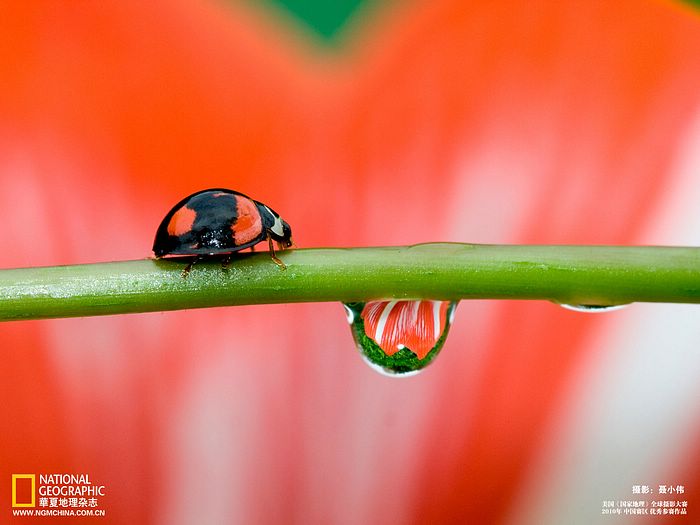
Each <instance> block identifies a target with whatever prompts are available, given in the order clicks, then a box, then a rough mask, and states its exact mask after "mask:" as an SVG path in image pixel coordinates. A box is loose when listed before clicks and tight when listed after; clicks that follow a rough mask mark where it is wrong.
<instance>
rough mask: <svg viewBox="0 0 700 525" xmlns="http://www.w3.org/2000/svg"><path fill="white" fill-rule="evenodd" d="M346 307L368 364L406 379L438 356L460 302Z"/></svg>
mask: <svg viewBox="0 0 700 525" xmlns="http://www.w3.org/2000/svg"><path fill="white" fill-rule="evenodd" d="M343 306H344V307H345V311H346V313H347V318H348V322H349V323H350V328H351V331H352V334H353V337H354V339H355V343H356V345H357V348H358V349H359V351H360V353H361V355H362V356H363V357H364V359H365V361H367V363H368V364H369V365H370V366H371V367H372V368H374V369H375V370H378V371H380V372H381V373H383V374H385V375H391V376H401V377H407V376H409V375H415V374H417V373H418V372H419V371H420V370H422V369H423V368H425V367H426V366H427V365H428V364H429V363H431V362H432V360H433V359H434V358H435V356H436V355H437V354H438V352H439V351H440V349H441V348H442V346H443V345H444V343H445V339H446V337H447V333H448V332H449V329H450V326H451V325H452V321H453V320H454V311H455V308H456V306H457V303H456V302H449V301H396V300H394V301H371V302H368V303H347V304H344V305H343Z"/></svg>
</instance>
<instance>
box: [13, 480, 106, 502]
mask: <svg viewBox="0 0 700 525" xmlns="http://www.w3.org/2000/svg"><path fill="white" fill-rule="evenodd" d="M105 495H106V489H105V486H104V485H100V484H99V483H93V482H92V480H90V476H89V475H88V474H12V507H13V508H26V507H38V508H43V509H85V508H93V509H94V508H97V507H99V506H100V503H101V501H100V500H101V499H102V498H103V497H104V496H105Z"/></svg>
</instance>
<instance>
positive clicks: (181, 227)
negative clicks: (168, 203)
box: [168, 206, 197, 237]
mask: <svg viewBox="0 0 700 525" xmlns="http://www.w3.org/2000/svg"><path fill="white" fill-rule="evenodd" d="M196 217H197V212H196V211H194V210H191V209H189V208H187V207H186V206H183V207H182V208H180V209H179V210H177V211H176V212H175V213H174V214H173V216H172V217H171V218H170V222H168V234H170V235H173V236H176V237H177V236H178V235H184V234H185V233H187V232H188V231H190V230H191V229H192V225H193V224H194V219H195V218H196Z"/></svg>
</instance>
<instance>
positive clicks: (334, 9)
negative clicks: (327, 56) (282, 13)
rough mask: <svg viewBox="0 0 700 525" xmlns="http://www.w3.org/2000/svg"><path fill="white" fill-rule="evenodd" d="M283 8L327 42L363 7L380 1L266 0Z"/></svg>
mask: <svg viewBox="0 0 700 525" xmlns="http://www.w3.org/2000/svg"><path fill="white" fill-rule="evenodd" d="M266 1H267V2H268V3H269V4H272V5H274V6H276V7H281V8H283V9H284V10H286V11H287V12H288V13H290V14H292V15H293V16H294V17H296V18H297V19H298V20H300V21H302V22H303V23H304V24H305V25H306V26H307V27H309V28H311V29H313V30H314V31H315V32H316V33H317V34H318V35H320V36H321V37H323V38H324V39H326V40H332V39H333V37H334V36H335V35H336V34H337V33H338V31H339V30H341V29H342V28H343V26H345V24H346V23H347V22H348V20H350V19H351V18H352V15H353V13H355V11H357V8H358V7H359V6H361V5H363V4H364V5H366V4H371V3H376V2H377V1H378V0H266Z"/></svg>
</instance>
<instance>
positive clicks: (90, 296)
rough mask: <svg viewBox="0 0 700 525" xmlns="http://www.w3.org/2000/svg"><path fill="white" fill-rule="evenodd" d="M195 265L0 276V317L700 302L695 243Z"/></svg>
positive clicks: (347, 252)
mask: <svg viewBox="0 0 700 525" xmlns="http://www.w3.org/2000/svg"><path fill="white" fill-rule="evenodd" d="M280 258H281V259H282V260H283V261H284V262H285V263H286V265H287V269H286V270H281V269H280V268H279V267H278V266H277V265H275V264H274V263H273V262H272V261H271V260H270V257H269V255H268V254H267V253H256V254H246V255H239V256H238V257H234V258H233V260H232V262H231V265H230V266H229V269H228V270H223V269H222V267H221V264H220V262H219V261H217V260H214V261H207V262H198V263H197V264H196V265H195V266H194V267H193V268H192V271H191V272H190V274H189V276H188V277H187V278H183V277H182V276H181V271H182V269H183V268H184V266H185V264H186V263H187V262H188V261H189V259H184V260H183V259H170V260H168V259H165V260H153V259H144V260H137V261H123V262H110V263H96V264H83V265H76V266H55V267H39V268H20V269H10V270H0V320H5V321H6V320H16V319H44V318H51V317H76V316H88V315H108V314H123V313H135V312H151V311H158V310H178V309H183V308H205V307H211V306H230V305H244V304H263V303H294V302H320V301H344V302H364V301H368V300H376V299H443V300H453V301H456V300H460V299H543V300H547V301H554V302H558V303H568V304H592V305H611V304H623V303H630V302H638V301H645V302H675V303H700V248H683V247H616V246H512V245H498V246H497V245H474V244H456V243H434V244H421V245H416V246H398V247H378V248H319V249H303V250H288V251H286V252H282V253H281V254H280Z"/></svg>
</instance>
